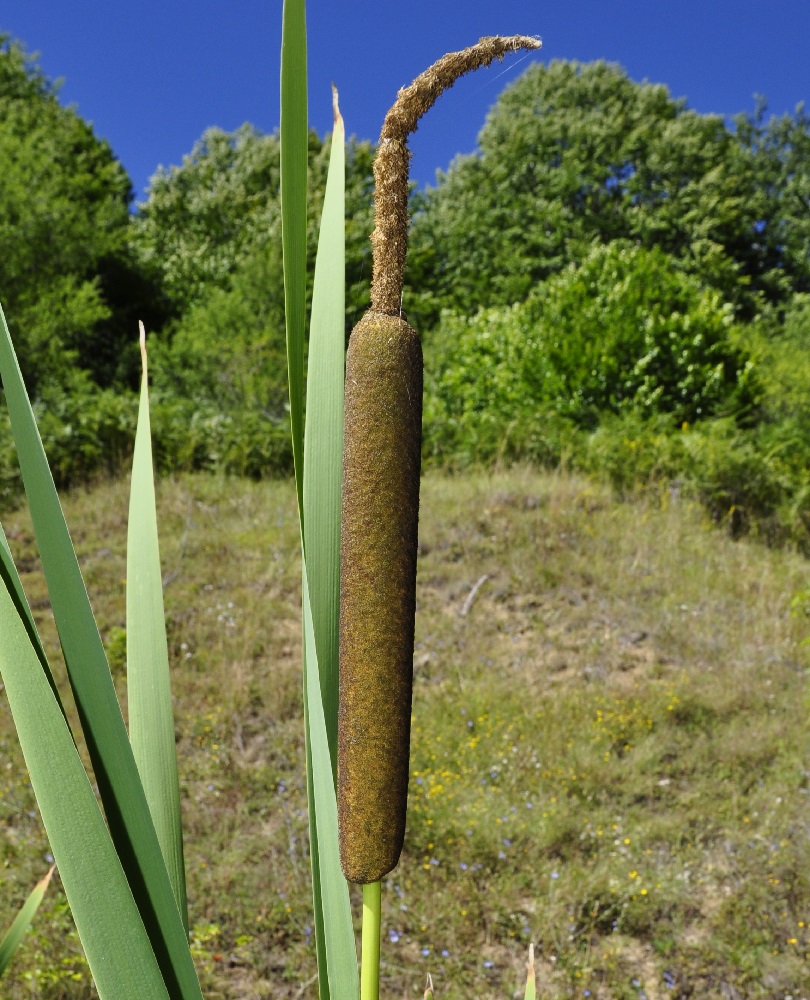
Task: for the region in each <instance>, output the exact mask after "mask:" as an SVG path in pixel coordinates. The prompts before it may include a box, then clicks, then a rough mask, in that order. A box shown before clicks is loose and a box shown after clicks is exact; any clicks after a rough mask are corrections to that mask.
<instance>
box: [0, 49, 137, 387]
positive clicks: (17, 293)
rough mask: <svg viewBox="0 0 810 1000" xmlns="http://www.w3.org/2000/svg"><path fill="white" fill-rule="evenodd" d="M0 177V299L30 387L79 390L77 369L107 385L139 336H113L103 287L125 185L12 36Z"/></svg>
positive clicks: (1, 64)
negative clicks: (122, 350) (127, 345)
mask: <svg viewBox="0 0 810 1000" xmlns="http://www.w3.org/2000/svg"><path fill="white" fill-rule="evenodd" d="M0 176H1V177H2V179H3V180H2V184H0V300H2V302H3V306H4V309H5V311H6V314H7V316H8V319H9V323H10V326H11V328H12V331H13V334H14V337H15V344H16V347H17V352H18V355H19V358H20V364H21V367H22V369H23V372H24V374H25V376H26V378H27V380H28V383H29V390H30V391H31V392H32V393H34V394H40V395H41V394H42V393H47V391H49V389H51V388H53V387H54V386H63V385H69V384H73V383H76V382H77V380H78V382H80V383H81V382H82V380H83V379H84V381H86V378H85V377H84V376H82V375H81V374H80V372H81V370H85V371H87V372H89V373H90V374H92V375H94V376H96V377H98V378H99V379H100V380H105V379H106V380H107V381H108V382H109V381H111V380H112V379H113V378H114V370H113V368H114V366H115V365H117V363H118V362H117V360H116V358H117V355H118V349H119V347H120V343H121V337H122V336H127V337H131V338H133V339H134V336H135V331H134V330H126V331H116V330H115V327H114V324H113V322H112V320H113V318H114V317H113V310H112V308H111V306H110V303H109V301H107V299H106V298H105V287H104V286H105V279H104V275H105V273H106V274H107V275H108V276H110V275H111V274H112V272H113V269H114V267H113V264H114V261H116V260H119V261H121V260H122V254H123V248H124V246H125V238H126V231H127V226H128V222H129V215H128V204H129V201H130V197H131V186H130V182H129V178H128V177H127V174H126V172H125V171H124V169H123V167H122V166H121V164H120V163H119V162H118V161H117V160H116V159H115V157H114V155H113V153H112V150H111V149H110V147H109V145H108V144H107V143H106V142H104V141H102V140H99V139H98V138H97V137H96V136H95V135H94V134H93V130H92V128H91V127H90V126H89V125H88V124H87V123H86V122H84V121H83V120H82V119H81V118H80V117H79V116H78V115H77V114H76V112H75V111H74V110H72V109H69V108H63V107H62V106H61V105H60V104H59V101H58V99H57V90H56V88H55V86H54V85H53V84H51V83H50V82H49V81H48V80H47V79H46V78H45V77H44V76H43V74H42V73H41V72H40V70H39V69H38V68H37V66H36V64H35V63H34V62H33V61H32V59H31V58H30V57H29V56H28V55H27V54H26V52H25V50H24V49H23V47H22V46H21V45H20V44H19V43H17V42H15V41H12V40H10V39H9V38H8V36H2V37H0ZM105 357H106V358H107V359H108V361H109V362H110V365H112V366H113V368H111V367H110V365H107V366H105V365H104V364H103V359H104V358H105ZM76 366H78V371H77V368H76Z"/></svg>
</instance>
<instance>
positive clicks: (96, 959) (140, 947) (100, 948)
mask: <svg viewBox="0 0 810 1000" xmlns="http://www.w3.org/2000/svg"><path fill="white" fill-rule="evenodd" d="M0 635H2V637H3V641H2V642H0V676H2V679H3V684H4V685H5V689H6V695H7V697H8V703H9V706H10V708H11V712H12V715H13V717H14V725H15V726H16V729H17V735H18V737H19V740H20V746H21V747H22V751H23V756H24V757H25V763H26V765H27V767H28V773H29V776H30V778H31V784H32V786H33V788H34V793H35V794H36V797H37V802H38V803H39V808H40V813H41V815H42V821H43V823H44V825H45V830H46V832H47V834H48V839H49V841H50V845H51V850H52V851H53V855H54V858H55V859H56V863H57V865H58V866H59V874H60V876H61V879H62V884H63V886H64V889H65V893H66V895H67V898H68V902H69V903H70V908H71V911H72V912H73V918H74V920H75V922H76V928H77V930H78V932H79V936H80V937H81V940H82V944H83V946H84V950H85V954H86V955H87V961H88V963H89V965H90V971H91V972H92V975H93V979H94V981H95V984H96V987H97V989H98V994H99V996H100V997H101V998H102V1000H117V998H120V997H149V1000H161V998H165V1000H168V997H169V992H168V991H167V989H166V986H165V985H164V981H163V976H162V974H161V970H160V968H159V966H158V963H157V960H156V958H155V954H154V951H153V949H152V945H151V942H150V940H149V937H148V935H147V933H146V931H145V929H144V925H143V921H142V920H141V918H140V914H139V913H138V909H137V907H136V905H135V901H134V899H133V896H132V893H131V891H130V888H129V885H128V883H127V880H126V877H125V875H124V872H123V869H122V867H121V863H120V861H119V859H118V855H117V854H116V851H115V848H114V847H113V844H112V841H111V839H110V835H109V832H108V830H107V827H106V825H105V823H104V819H103V817H102V815H101V810H100V809H99V807H98V803H97V802H96V798H95V795H94V794H93V789H92V788H91V787H90V782H89V781H88V779H87V775H86V773H85V770H84V767H83V765H82V762H81V760H80V758H79V754H78V752H77V750H76V746H75V744H74V742H73V737H72V735H71V733H70V730H69V728H68V725H67V723H66V721H65V717H64V715H63V714H62V708H61V706H60V705H59V703H58V701H57V700H56V697H55V696H54V693H53V690H52V689H51V686H50V683H49V681H48V678H47V677H46V675H45V672H44V670H43V669H42V665H41V664H40V662H39V658H38V656H37V653H36V651H35V649H34V647H33V645H32V644H31V640H30V638H29V636H28V633H27V631H26V628H25V625H24V624H23V622H22V619H21V618H20V616H19V614H18V613H17V608H16V606H15V603H14V600H13V599H12V597H11V595H10V594H9V591H8V589H7V588H6V586H5V585H0Z"/></svg>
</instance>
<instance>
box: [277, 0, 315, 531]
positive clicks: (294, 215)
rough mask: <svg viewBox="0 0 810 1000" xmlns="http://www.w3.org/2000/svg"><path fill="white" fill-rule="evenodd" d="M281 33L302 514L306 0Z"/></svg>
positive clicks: (287, 292)
mask: <svg viewBox="0 0 810 1000" xmlns="http://www.w3.org/2000/svg"><path fill="white" fill-rule="evenodd" d="M282 16H283V23H282V34H281V123H280V128H279V135H280V141H281V243H282V251H283V255H284V315H285V318H286V324H287V367H288V375H289V387H290V426H291V429H292V448H293V461H294V463H295V483H296V489H297V491H298V508H299V512H300V513H301V514H302V513H303V502H304V495H303V465H304V462H303V458H304V329H305V325H306V284H307V152H308V128H309V125H308V118H307V29H306V10H305V4H304V0H284V11H283V15H282Z"/></svg>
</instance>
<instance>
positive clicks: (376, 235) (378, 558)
mask: <svg viewBox="0 0 810 1000" xmlns="http://www.w3.org/2000/svg"><path fill="white" fill-rule="evenodd" d="M539 46H540V42H539V41H538V40H537V39H535V38H528V37H526V36H522V35H516V36H513V37H509V38H501V37H489V38H482V39H481V40H480V41H479V42H478V43H477V44H476V45H473V46H471V47H470V48H467V49H464V50H462V51H460V52H452V53H449V54H447V55H445V56H443V57H442V58H441V59H439V60H438V62H436V63H434V65H433V66H431V67H430V69H428V70H427V71H426V72H424V73H422V74H421V75H420V76H418V77H417V78H416V79H415V80H414V82H413V83H412V84H411V85H410V86H409V87H406V88H404V89H403V90H400V92H399V94H398V96H397V100H396V102H395V103H394V105H393V107H392V108H391V110H390V111H389V112H388V114H387V115H386V118H385V122H384V124H383V128H382V132H381V134H380V141H379V147H378V152H377V156H376V159H375V163H374V180H375V195H374V206H375V215H374V221H375V228H374V232H373V233H372V235H371V242H372V247H373V278H372V286H371V308H370V310H369V311H368V312H367V313H366V315H365V316H364V317H363V318H362V319H361V320H360V322H359V323H358V324H357V326H356V327H355V328H354V330H353V331H352V334H351V337H350V340H349V349H348V353H347V356H346V391H345V411H344V412H345V418H344V451H343V494H342V495H343V502H342V518H341V564H340V695H339V709H338V818H339V831H340V862H341V866H342V868H343V872H344V874H345V876H346V878H347V879H348V880H349V881H351V882H357V883H362V884H363V886H364V894H363V902H364V934H363V969H362V973H361V995H362V996H363V998H364V1000H365V997H367V996H368V997H373V996H376V995H377V992H378V985H377V972H376V967H377V964H378V956H379V922H380V921H379V908H380V888H379V880H380V879H381V878H382V877H383V876H384V875H386V874H387V873H388V872H390V871H391V870H392V869H393V868H394V867H395V866H396V864H397V862H398V860H399V856H400V853H401V851H402V844H403V840H404V836H405V812H406V803H407V794H408V762H409V747H410V721H411V691H412V677H413V640H414V618H415V611H416V551H417V527H418V518H419V475H420V459H421V443H422V442H421V437H422V346H421V342H420V339H419V335H418V334H417V333H416V331H415V330H413V329H412V328H411V327H410V326H409V325H408V323H407V321H406V320H405V319H404V317H403V315H402V308H401V306H402V285H403V277H404V271H405V258H406V253H407V244H408V164H409V156H410V154H409V151H408V136H409V135H410V133H411V132H413V131H414V130H415V129H416V125H417V122H418V121H419V119H420V117H421V116H422V115H423V114H424V113H425V112H426V111H427V110H428V109H429V108H431V107H432V106H433V104H434V103H435V101H436V100H437V98H438V97H439V96H440V94H441V93H442V92H443V91H444V90H446V89H447V88H448V87H451V86H452V85H453V83H454V82H455V81H456V80H457V79H458V77H460V76H462V75H463V74H464V73H467V72H469V71H470V70H474V69H477V68H479V67H481V66H488V65H489V64H490V63H491V62H492V61H493V60H494V59H500V58H503V56H504V55H505V54H506V53H507V52H513V51H515V50H517V49H536V48H539ZM366 921H368V923H369V930H368V931H367V930H366ZM368 950H370V952H371V954H370V956H368V958H369V960H368V961H367V951H368Z"/></svg>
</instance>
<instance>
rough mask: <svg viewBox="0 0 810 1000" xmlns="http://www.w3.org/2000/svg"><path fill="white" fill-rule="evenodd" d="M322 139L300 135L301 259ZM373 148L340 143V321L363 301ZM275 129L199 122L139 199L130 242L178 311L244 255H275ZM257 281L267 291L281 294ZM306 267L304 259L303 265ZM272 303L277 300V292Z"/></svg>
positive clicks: (315, 211)
mask: <svg viewBox="0 0 810 1000" xmlns="http://www.w3.org/2000/svg"><path fill="white" fill-rule="evenodd" d="M329 149H330V140H329V139H327V140H326V141H323V140H321V139H320V138H319V137H318V135H317V134H316V133H315V132H314V131H313V132H310V137H309V167H310V184H309V191H310V195H309V213H308V218H309V227H308V234H307V245H308V252H309V254H310V258H311V260H310V264H312V263H313V262H314V258H315V251H316V249H317V239H318V224H319V221H320V208H321V203H322V199H323V191H324V187H325V184H326V171H327V167H328V162H329ZM372 160H373V149H372V147H371V145H370V144H369V143H367V142H358V141H357V140H355V139H350V140H349V143H348V150H347V160H346V163H347V183H346V205H347V230H346V237H347V281H348V289H347V297H346V298H347V313H349V316H348V320H347V322H349V323H350V322H351V319H352V317H353V316H354V314H355V313H357V314H358V315H361V314H362V312H363V310H364V308H365V306H366V303H367V300H368V291H367V286H368V283H369V279H370V266H371V254H370V247H369V243H368V237H369V235H370V233H371V229H372V210H371V197H372V192H373V178H372V173H371V166H372ZM280 227H281V214H280V203H279V143H278V135H277V134H275V133H274V134H272V135H265V134H263V133H261V132H259V131H258V130H257V129H255V128H254V127H253V126H252V125H248V124H246V125H243V126H242V127H241V128H239V129H237V130H236V131H235V132H230V133H229V132H224V131H223V130H222V129H218V128H212V129H208V130H207V131H206V132H205V134H204V135H203V136H202V138H201V139H200V140H199V141H198V142H197V143H196V144H195V146H194V148H193V150H192V151H191V153H189V154H188V155H187V156H185V157H184V159H183V163H182V165H181V166H178V167H171V168H170V169H168V170H167V169H164V168H161V169H160V170H159V171H158V173H157V174H156V175H155V176H154V177H153V178H152V181H151V184H150V188H149V194H148V198H147V201H146V202H145V203H144V204H142V205H141V206H140V210H139V212H138V215H137V216H136V218H135V220H134V227H133V232H132V245H133V248H134V252H135V254H136V256H137V258H138V260H139V261H140V263H141V264H142V265H143V266H144V267H146V268H147V269H148V270H151V271H153V272H157V273H158V274H159V276H160V281H161V284H162V287H163V288H164V290H165V292H166V294H167V295H168V296H169V299H170V300H171V303H172V305H173V307H174V309H175V311H176V313H177V314H178V315H183V314H185V312H186V311H187V310H188V309H189V308H190V307H192V306H197V305H200V304H201V303H203V302H204V301H205V300H206V298H207V297H208V296H209V295H211V294H212V292H213V291H214V290H215V289H220V290H225V289H228V288H229V287H230V286H231V283H232V282H233V281H234V280H235V275H236V274H237V273H238V272H239V269H240V267H241V266H242V265H243V263H244V262H245V261H247V260H248V259H250V258H251V257H252V256H253V255H256V254H259V255H263V254H275V255H276V256H277V257H278V260H279V262H280V259H281V235H280V234H281V228H280ZM276 272H277V276H278V277H277V280H278V282H279V284H278V287H275V286H273V287H271V286H270V285H267V284H266V285H264V286H263V287H265V289H266V292H267V294H269V295H271V296H280V295H281V285H280V281H281V278H280V275H281V272H280V269H279V268H276ZM310 273H311V267H310ZM278 301H281V299H280V298H279V299H278Z"/></svg>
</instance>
